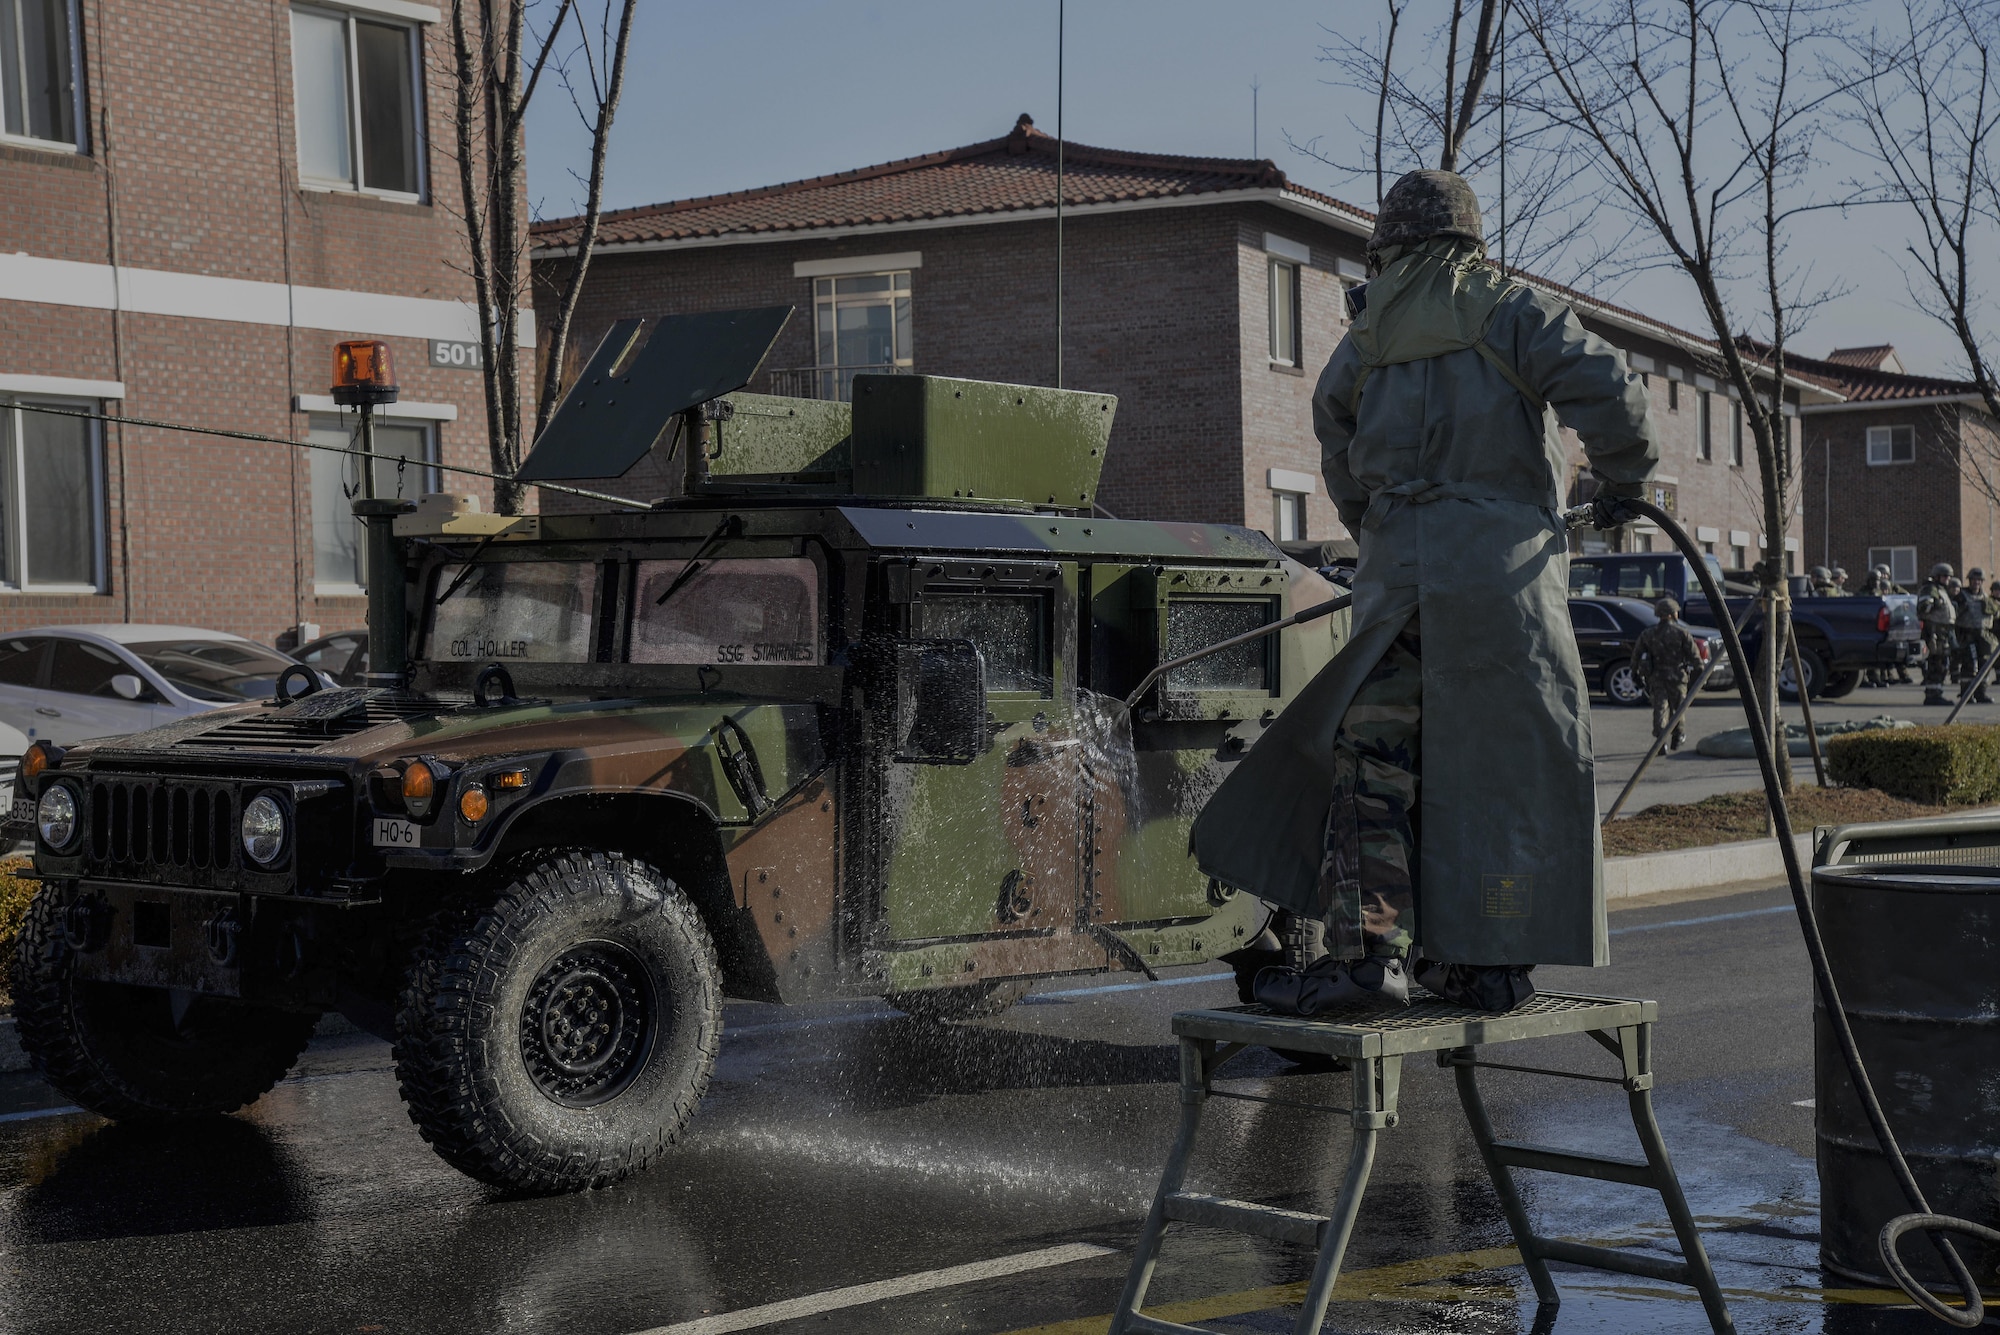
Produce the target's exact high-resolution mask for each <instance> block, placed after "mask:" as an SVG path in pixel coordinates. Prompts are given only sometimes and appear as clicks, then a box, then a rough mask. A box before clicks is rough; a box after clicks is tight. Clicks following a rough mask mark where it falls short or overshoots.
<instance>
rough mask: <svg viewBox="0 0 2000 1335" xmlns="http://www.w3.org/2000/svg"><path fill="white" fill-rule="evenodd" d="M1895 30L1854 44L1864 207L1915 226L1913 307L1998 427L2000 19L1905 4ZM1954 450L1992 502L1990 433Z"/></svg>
mask: <svg viewBox="0 0 2000 1335" xmlns="http://www.w3.org/2000/svg"><path fill="white" fill-rule="evenodd" d="M1899 17H1900V19H1901V22H1900V23H1899V24H1898V25H1897V27H1896V28H1895V29H1891V30H1889V31H1887V32H1885V31H1883V30H1881V29H1877V30H1875V31H1873V32H1871V33H1870V34H1869V35H1868V37H1867V39H1866V40H1864V41H1861V42H1857V43H1856V47H1855V60H1854V62H1853V65H1852V67H1851V69H1852V75H1853V78H1852V83H1853V102H1852V105H1851V108H1850V111H1849V114H1848V116H1847V117H1846V120H1847V123H1848V125H1849V126H1850V128H1851V131H1852V132H1851V133H1850V134H1849V135H1848V136H1847V138H1848V140H1849V142H1850V143H1851V144H1852V146H1853V147H1854V148H1855V149H1857V150H1858V151H1859V152H1860V153H1861V154H1862V155H1863V156H1864V157H1865V158H1866V159H1867V160H1868V161H1869V163H1870V166H1871V172H1870V174H1869V176H1868V177H1866V178H1865V179H1863V180H1861V181H1860V182H1858V183H1857V192H1858V198H1859V199H1860V200H1862V201H1865V202H1875V203H1887V204H1892V205H1900V206H1902V207H1903V208H1904V209H1906V210H1907V214H1908V216H1909V218H1910V219H1911V220H1912V222H1913V223H1914V228H1913V230H1912V231H1911V232H1910V234H1909V236H1908V239H1907V240H1906V241H1905V242H1904V246H1903V251H1904V254H1905V255H1907V256H1908V259H1909V263H1908V264H1907V265H1906V267H1905V270H1904V272H1905V276H1906V278H1907V280H1908V283H1909V290H1910V295H1911V297H1912V299H1913V300H1914V301H1915V302H1916V304H1917V306H1918V307H1919V308H1920V309H1921V310H1922V311H1923V312H1924V313H1925V314H1926V315H1928V316H1929V317H1930V318H1931V319H1934V320H1936V321H1938V322H1939V323H1940V324H1942V325H1944V326H1945V327H1946V328H1947V329H1949V330H1950V331H1951V333H1952V336H1953V337H1954V338H1956V339H1957V340H1958V345H1959V349H1960V351H1961V353H1962V354H1963V355H1964V357H1965V365H1966V368H1967V371H1968V374H1969V377H1970V379H1971V381H1972V383H1973V385H1974V386H1975V387H1976V388H1977V390H1978V393H1979V397H1980V399H1981V400H1982V401H1983V402H1984V403H1985V406H1986V411H1987V412H1988V413H1989V414H1991V415H1992V416H1993V418H1994V419H1995V420H1996V421H2000V381H1996V376H1995V371H1994V355H1995V354H1994V352H1993V350H1992V335H1991V329H1992V323H1991V321H1992V312H1991V310H1990V308H1989V306H1988V293H1987V291H1986V285H1985V273H1986V271H1985V270H1982V268H1981V262H1982V261H1983V260H1986V259H1987V257H1989V256H1991V255H1992V253H1993V251H1994V249H1995V246H1996V244H2000V173H1996V171H1995V168H1996V165H2000V164H1996V160H1995V153H1994V141H1995V137H1996V135H2000V87H1996V84H1995V75H1996V71H1995V70H1994V55H1995V44H1996V40H2000V15H1996V13H1995V10H1994V8H1993V6H1992V5H1990V4H1969V3H1965V0H1904V3H1903V5H1902V7H1901V11H1900V14H1899ZM1975 434H1976V435H1977V440H1970V439H1968V440H1962V441H1961V442H1960V448H1959V450H1958V451H1957V462H1958V467H1959V469H1960V472H1961V473H1962V474H1963V476H1964V477H1965V478H1966V479H1967V481H1969V482H1970V483H1971V484H1972V485H1973V486H1974V487H1975V488H1977V489H1978V490H1979V491H1980V492H1981V493H1983V494H1984V495H1985V496H1986V498H1987V499H1988V500H1991V501H1996V502H2000V455H1996V453H1995V444H1994V437H1993V434H1992V433H1991V432H1979V433H1975Z"/></svg>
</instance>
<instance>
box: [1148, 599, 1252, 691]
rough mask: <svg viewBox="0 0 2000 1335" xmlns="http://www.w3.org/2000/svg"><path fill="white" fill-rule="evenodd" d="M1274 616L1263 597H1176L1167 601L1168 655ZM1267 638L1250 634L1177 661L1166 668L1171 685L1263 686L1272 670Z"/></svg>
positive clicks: (1214, 641) (1209, 687)
mask: <svg viewBox="0 0 2000 1335" xmlns="http://www.w3.org/2000/svg"><path fill="white" fill-rule="evenodd" d="M1270 619H1271V602H1270V600H1269V599H1265V598H1254V599H1242V598H1174V599H1171V600H1170V601H1169V602H1168V603H1167V652H1166V654H1165V657H1166V658H1170V659H1172V658H1179V657H1180V656H1181V655H1183V654H1191V653H1194V652H1195V651H1196V650H1199V649H1206V648H1207V647H1208V646H1209V645H1211V644H1219V643H1220V642H1222V641H1223V640H1227V639H1230V638H1231V637H1233V636H1237V635H1243V634H1247V633H1248V632H1250V631H1253V630H1256V629H1257V628H1258V627H1259V626H1262V625H1264V624H1266V623H1267V622H1268V621H1270ZM1271 644H1272V641H1271V640H1270V639H1269V638H1266V639H1262V640H1252V641H1251V642H1250V643H1248V644H1239V645H1237V646H1236V647H1235V648H1233V649H1224V650H1222V651H1221V652H1219V653H1213V654H1210V655H1209V656H1208V657H1206V658H1198V659H1196V660H1195V661H1194V662H1192V663H1188V664H1185V665H1184V666H1181V667H1177V668H1175V669H1174V670H1173V671H1171V672H1169V673H1168V674H1167V678H1166V682H1165V689H1166V690H1169V691H1253V692H1254V691H1264V690H1268V689H1269V682H1270V671H1271Z"/></svg>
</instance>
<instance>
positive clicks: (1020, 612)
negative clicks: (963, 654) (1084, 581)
mask: <svg viewBox="0 0 2000 1335" xmlns="http://www.w3.org/2000/svg"><path fill="white" fill-rule="evenodd" d="M922 607H923V621H924V637H925V638H926V639H932V640H970V641H972V643H973V644H974V646H976V647H977V648H978V650H979V653H980V656H981V657H982V658H984V659H985V660H986V689H987V690H989V691H1022V692H1032V693H1034V694H1037V695H1047V694H1048V693H1049V686H1050V683H1051V675H1052V674H1051V666H1052V665H1051V664H1050V663H1049V661H1048V654H1047V640H1046V638H1045V633H1044V628H1043V622H1044V621H1045V620H1046V618H1045V616H1044V614H1043V609H1044V608H1045V607H1046V604H1045V603H1044V602H1043V601H1042V599H1040V598H1038V597H1035V596H1034V595H1032V594H1018V593H1016V594H939V595H938V596H937V597H934V598H930V599H929V600H928V601H927V602H925V603H923V604H922Z"/></svg>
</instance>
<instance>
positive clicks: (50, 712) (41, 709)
mask: <svg viewBox="0 0 2000 1335" xmlns="http://www.w3.org/2000/svg"><path fill="white" fill-rule="evenodd" d="M35 712H36V713H37V714H41V715H43V716H45V717H47V718H61V717H62V711H61V710H60V709H50V708H49V707H48V706H47V705H36V706H35Z"/></svg>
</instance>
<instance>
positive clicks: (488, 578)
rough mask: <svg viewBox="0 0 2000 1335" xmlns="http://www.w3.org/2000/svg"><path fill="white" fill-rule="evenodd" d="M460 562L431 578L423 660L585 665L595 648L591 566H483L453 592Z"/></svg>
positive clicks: (594, 571) (595, 574)
mask: <svg viewBox="0 0 2000 1335" xmlns="http://www.w3.org/2000/svg"><path fill="white" fill-rule="evenodd" d="M465 573H466V570H465V567H464V566H462V565H447V566H444V567H443V568H442V569H441V570H440V571H439V572H438V576H437V584H436V591H435V592H434V593H433V594H432V595H431V596H432V598H433V599H435V598H436V597H437V596H438V595H439V594H443V593H445V592H446V591H447V590H449V591H450V596H449V597H447V598H445V600H444V601H443V602H442V603H438V604H436V607H435V610H434V611H433V613H432V617H431V631H430V638H429V640H428V646H429V648H428V652H427V654H426V657H428V658H430V659H432V660H433V661H435V662H441V663H473V662H479V663H486V662H495V661H500V662H525V663H589V662H594V661H595V659H596V650H597V636H596V627H597V586H598V564H597V563H596V562H595V561H488V562H484V563H481V564H480V565H478V566H475V567H474V568H473V570H472V573H471V574H470V575H469V576H467V577H466V580H465V582H464V583H463V584H459V585H458V587H457V588H455V589H454V588H453V587H452V586H453V585H454V584H455V583H457V581H458V578H459V576H461V575H464V574H465Z"/></svg>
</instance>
